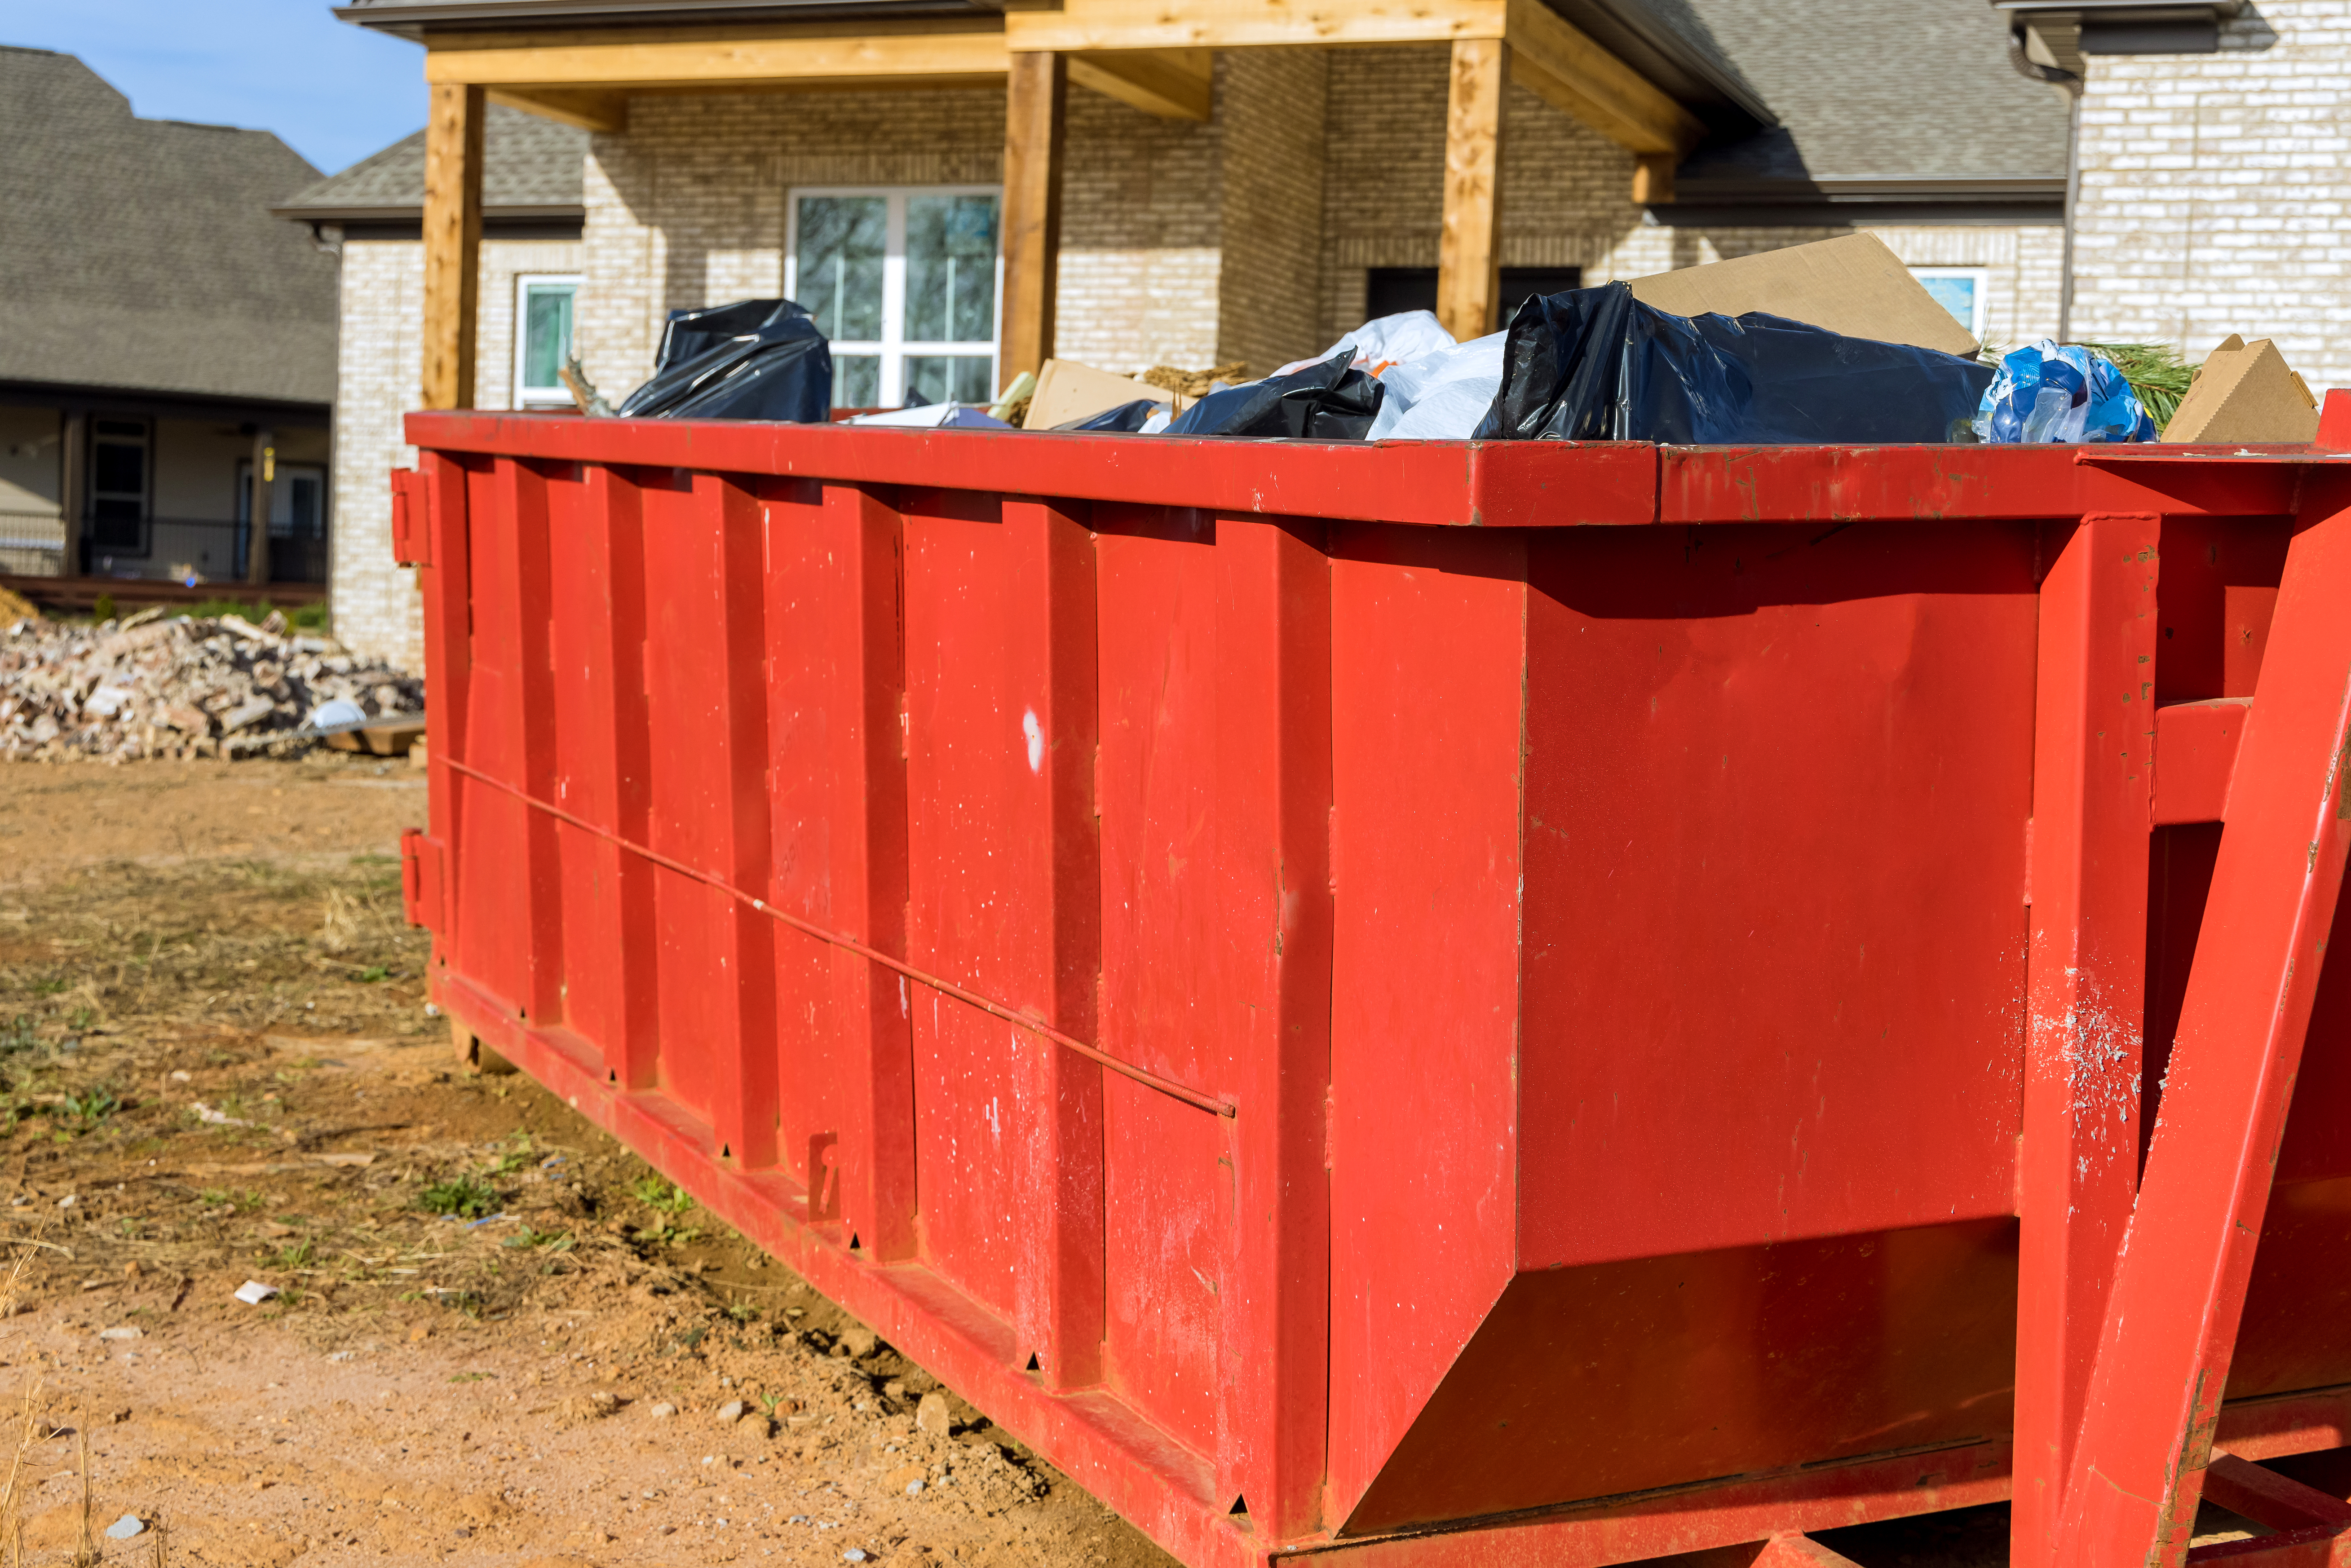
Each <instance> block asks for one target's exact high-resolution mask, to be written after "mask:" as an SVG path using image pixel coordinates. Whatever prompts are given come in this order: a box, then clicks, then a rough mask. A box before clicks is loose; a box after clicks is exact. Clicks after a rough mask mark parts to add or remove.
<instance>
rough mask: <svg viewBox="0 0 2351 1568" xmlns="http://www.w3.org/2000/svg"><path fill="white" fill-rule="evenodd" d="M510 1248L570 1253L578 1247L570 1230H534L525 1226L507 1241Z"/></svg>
mask: <svg viewBox="0 0 2351 1568" xmlns="http://www.w3.org/2000/svg"><path fill="white" fill-rule="evenodd" d="M506 1245H507V1246H508V1247H544V1248H546V1249H548V1250H549V1252H569V1251H570V1250H571V1249H572V1248H573V1247H574V1246H576V1245H578V1243H577V1241H576V1240H575V1239H574V1238H573V1237H572V1234H571V1232H569V1230H534V1229H532V1228H530V1227H529V1226H528V1225H526V1226H524V1227H523V1228H521V1229H520V1230H519V1231H517V1232H516V1233H515V1234H514V1235H512V1236H509V1237H507V1239H506Z"/></svg>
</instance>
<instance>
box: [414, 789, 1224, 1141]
mask: <svg viewBox="0 0 2351 1568" xmlns="http://www.w3.org/2000/svg"><path fill="white" fill-rule="evenodd" d="M433 760H434V762H435V763H436V764H438V765H440V766H442V767H444V768H453V769H455V771H457V772H459V773H462V774H464V775H465V777H466V778H468V779H474V780H475V781H476V782H479V783H483V784H486V785H488V786H489V787H490V788H491V789H497V790H501V791H503V792H504V793H506V794H508V795H511V796H513V797H514V798H515V799H516V800H519V801H521V802H522V803H523V804H524V805H526V806H528V807H530V808H531V809H532V810H538V811H543V812H545V813H546V814H547V815H549V816H550V817H552V818H554V819H555V820H556V821H559V822H565V823H569V825H570V826H572V827H575V828H578V829H579V830H580V831H581V832H583V833H592V834H594V835H595V836H596V837H598V838H600V839H602V840H603V841H605V842H606V843H609V844H611V845H613V846H615V847H616V848H619V849H622V850H626V851H627V852H629V853H631V854H632V855H636V856H638V857H640V858H641V859H643V860H646V861H649V862H652V863H653V864H654V865H657V866H660V867H661V868H662V869H663V870H664V871H674V872H675V873H677V874H678V875H680V876H683V877H689V878H691V879H692V880H694V881H695V882H698V883H702V884H703V885H704V886H705V887H707V888H709V889H711V890H712V891H713V892H716V893H722V894H726V896H727V897H729V898H731V899H734V900H736V901H737V902H738V903H741V904H747V905H749V906H750V907H751V908H752V909H754V910H757V911H758V913H760V914H761V915H768V916H769V917H771V918H773V919H775V920H778V921H780V922H782V923H783V924H784V925H789V926H790V927H791V928H792V929H793V930H795V931H798V932H800V933H802V934H804V935H806V936H813V937H815V938H816V939H817V940H818V941H820V942H824V943H829V944H830V945H831V946H835V947H840V948H843V949H845V950H847V951H849V952H852V953H854V954H856V955H857V956H859V957H861V958H864V959H866V960H868V961H870V962H872V963H875V964H879V965H881V966H882V967H883V968H885V969H892V970H894V971H896V972H897V973H898V974H901V975H904V976H905V977H906V978H908V979H910V980H912V981H914V983H915V984H916V985H920V986H928V987H929V988H931V989H933V990H935V991H937V992H940V993H941V994H943V995H946V996H950V997H953V998H955V999H956V1000H957V1001H959V1002H963V1003H966V1004H967V1005H969V1006H971V1007H975V1008H977V1009H979V1010H980V1011H982V1012H984V1013H991V1014H993V1015H995V1016H996V1017H998V1018H1000V1019H1003V1020H1004V1021H1005V1022H1006V1023H1008V1024H1012V1025H1015V1026H1017V1027H1019V1028H1020V1029H1025V1030H1029V1032H1030V1033H1032V1034H1036V1035H1039V1036H1041V1037H1042V1038H1044V1039H1046V1040H1051V1041H1052V1042H1053V1043H1054V1044H1055V1045H1058V1046H1062V1047H1064V1048H1066V1049H1068V1050H1071V1051H1076V1052H1077V1053H1078V1054H1079V1055H1080V1056H1082V1057H1084V1058H1086V1059H1087V1060H1088V1061H1097V1062H1100V1063H1101V1064H1102V1066H1104V1067H1107V1068H1109V1069H1110V1070H1111V1071H1113V1072H1115V1073H1118V1074H1120V1075H1121V1076H1123V1077H1126V1078H1131V1079H1133V1080H1134V1082H1137V1083H1140V1084H1142V1085H1143V1086H1144V1088H1146V1089H1155V1090H1157V1091H1158V1092H1160V1093H1162V1094H1165V1095H1166V1096H1167V1097H1168V1098H1169V1099H1171V1100H1181V1101H1182V1102H1183V1103H1185V1104H1186V1105H1189V1106H1192V1107H1193V1108H1194V1109H1196V1110H1201V1111H1208V1112H1212V1113H1215V1114H1217V1115H1219V1116H1233V1115H1237V1114H1238V1113H1239V1108H1238V1106H1236V1105H1234V1103H1232V1102H1231V1101H1229V1100H1218V1099H1217V1098H1215V1097H1213V1096H1211V1095H1208V1094H1204V1093H1202V1092H1200V1091H1198V1090H1196V1089H1192V1088H1188V1087H1186V1085H1184V1084H1181V1083H1178V1082H1175V1081H1174V1080H1173V1079H1168V1078H1162V1077H1160V1076H1159V1075H1158V1074H1157V1073H1155V1072H1153V1071H1150V1070H1149V1069H1148V1068H1143V1067H1137V1066H1135V1065H1134V1063H1132V1062H1128V1061H1120V1060H1119V1059H1118V1058H1117V1057H1115V1056H1113V1055H1111V1054H1110V1053H1109V1052H1107V1051H1102V1050H1100V1049H1099V1048H1097V1047H1094V1046H1091V1045H1088V1044H1087V1043H1086V1042H1085V1041H1084V1040H1080V1039H1078V1038H1077V1037H1076V1036H1074V1035H1067V1034H1063V1033H1062V1032H1061V1030H1057V1029H1054V1028H1053V1027H1051V1026H1050V1025H1049V1024H1046V1023H1043V1022H1041V1021H1040V1020H1039V1019H1033V1018H1030V1017H1029V1016H1028V1015H1027V1014H1026V1013H1020V1012H1015V1011H1014V1010H1013V1009H1010V1008H1008V1007H1006V1006H1005V1005H1004V1004H1003V1003H1001V1002H993V1001H990V1000H988V999H987V998H986V997H983V996H981V995H979V994H978V993H977V992H975V991H968V990H966V989H965V988H963V987H961V986H958V985H956V983H955V982H954V981H952V980H943V979H941V978H940V977H938V976H936V975H931V974H925V973H924V972H923V971H922V970H920V969H917V968H915V967H914V966H913V965H911V964H905V963H901V962H900V961H899V960H898V959H895V958H893V957H892V956H890V955H889V954H887V953H883V952H881V951H879V950H878V949H875V948H872V947H869V946H866V945H865V944H864V943H862V942H860V941H858V940H857V939H856V938H855V937H853V936H843V935H842V934H841V933H840V932H837V931H827V930H826V929H825V928H824V927H823V926H821V925H817V924H815V923H814V922H812V921H808V920H802V919H801V918H800V917H799V915H789V914H787V913H785V912H784V911H783V910H780V909H778V908H777V907H776V906H775V905H774V904H769V903H768V901H767V900H765V899H763V898H755V897H753V896H752V895H751V894H747V893H746V892H744V891H743V890H742V889H741V888H739V887H736V886H734V885H733V884H731V883H726V882H722V881H720V880H719V879H718V878H717V877H715V876H712V875H711V874H710V873H708V872H704V871H696V870H695V868H694V867H692V866H690V865H687V864H686V863H685V862H683V861H679V860H674V859H672V858H671V857H670V856H668V855H665V854H663V853H662V852H660V851H659V850H655V849H653V848H650V847H649V846H647V845H644V844H641V843H637V842H635V841H633V840H630V839H624V838H622V836H621V835H620V834H618V833H615V832H612V831H609V830H607V829H604V828H600V827H598V826H597V825H596V824H595V823H593V822H591V821H588V820H587V819H586V818H584V817H577V816H574V815H572V813H570V812H569V811H567V810H564V809H563V808H562V807H560V806H558V805H556V804H555V803H553V802H552V801H549V800H539V799H538V798H537V797H536V796H533V795H529V794H527V793H525V792H524V791H522V790H520V789H516V788H515V787H514V786H513V785H511V784H508V783H507V782H506V781H505V780H504V779H494V778H492V777H491V776H490V775H489V774H487V773H485V772H483V771H482V770H481V769H480V768H470V767H468V766H466V765H465V763H463V762H460V761H458V760H457V759H456V758H454V757H436V758H433Z"/></svg>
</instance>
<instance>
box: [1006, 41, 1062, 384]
mask: <svg viewBox="0 0 2351 1568" xmlns="http://www.w3.org/2000/svg"><path fill="white" fill-rule="evenodd" d="M1069 93H1070V69H1069V57H1068V56H1066V55H1061V54H1057V53H1050V52H1043V51H1040V52H1036V53H1026V52H1023V53H1016V54H1014V55H1013V56H1012V57H1011V68H1010V69H1009V70H1008V72H1007V73H1006V78H1005V92H1004V100H1005V116H1004V321H1003V332H1004V336H1003V339H1002V342H1003V349H1002V352H1001V354H1000V356H999V360H998V363H999V365H1000V367H1001V368H1000V370H999V371H998V378H999V381H1000V382H1001V384H1002V385H1003V386H1008V385H1010V384H1011V383H1012V382H1013V381H1014V380H1015V379H1016V378H1018V377H1019V374H1020V372H1021V371H1035V370H1037V369H1038V368H1039V367H1040V366H1041V365H1043V364H1044V362H1045V360H1046V357H1047V356H1048V355H1050V353H1051V352H1052V351H1053V282H1054V272H1055V270H1056V268H1057V267H1058V266H1059V264H1060V258H1061V131H1062V113H1063V108H1064V105H1065V104H1066V103H1067V101H1068V99H1069ZM999 390H1000V388H999Z"/></svg>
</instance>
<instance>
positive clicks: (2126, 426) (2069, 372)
mask: <svg viewBox="0 0 2351 1568" xmlns="http://www.w3.org/2000/svg"><path fill="white" fill-rule="evenodd" d="M1975 426H1976V439H1978V440H1979V441H1996V442H2037V441H2057V442H2068V443H2070V442H2079V441H2153V440H2154V439H2155V421H2154V420H2152V419H2149V418H2148V417H2147V410H2145V409H2144V408H2141V407H2140V406H2139V402H2138V394H2137V392H2133V391H2131V388H2130V382H2127V381H2125V380H2124V379H2123V373H2122V371H2120V370H2118V369H2116V366H2115V362H2114V361H2112V360H2109V359H2108V358H2106V357H2105V355H2104V354H2101V353H2099V352H2097V351H2096V350H2093V349H2085V348H2083V347H2082V346H2081V345H2080V344H2078V343H2059V342H2055V341H2053V340H2050V339H2047V338H2043V339H2041V340H2039V341H2037V342H2032V343H2027V344H2025V345H2024V347H2022V348H2021V349H2018V350H2015V351H2014V352H2013V353H2009V354H2003V355H2002V356H2001V361H2000V372H1999V373H1998V374H1997V375H1995V376H1993V377H1992V382H1991V386H1989V387H1987V388H1986V389H1985V390H1984V394H1983V402H1981V403H1980V404H1979V405H1978V406H1977V409H1976V419H1975Z"/></svg>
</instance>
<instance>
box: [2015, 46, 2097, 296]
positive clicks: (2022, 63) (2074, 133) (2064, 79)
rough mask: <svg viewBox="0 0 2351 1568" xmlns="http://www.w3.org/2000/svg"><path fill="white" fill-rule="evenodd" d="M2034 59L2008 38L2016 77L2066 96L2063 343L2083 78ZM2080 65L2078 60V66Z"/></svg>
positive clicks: (2060, 277) (2060, 275)
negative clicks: (2046, 84)
mask: <svg viewBox="0 0 2351 1568" xmlns="http://www.w3.org/2000/svg"><path fill="white" fill-rule="evenodd" d="M2032 41H2033V42H2035V43H2037V42H2039V41H2040V40H2039V39H2037V38H2035V39H2033V40H2032ZM2043 47H2045V46H2043ZM2032 55H2033V50H2032V47H2031V45H2030V44H2028V42H2027V40H2026V38H2025V37H2022V36H2020V35H2018V34H2015V33H2011V34H2010V35H2009V39H2008V63H2009V64H2010V65H2011V66H2013V67H2015V68H2016V74H2017V75H2019V76H2021V77H2023V78H2027V79H2028V80H2031V81H2038V82H2047V83H2048V84H2049V85H2050V86H2052V87H2054V88H2058V89H2062V90H2063V91H2064V94H2065V217H2064V253H2063V255H2062V256H2061V257H2060V259H2059V261H2058V264H2057V340H2058V341H2059V342H2061V343H2064V342H2069V341H2071V340H2072V339H2073V335H2074V204H2075V203H2076V202H2077V201H2078V200H2080V198H2081V194H2082V77H2081V73H2080V72H2078V71H2070V70H2066V69H2064V68H2062V67H2059V66H2055V65H2044V64H2043V63H2042V62H2041V61H2039V60H2036V59H2034V58H2033V57H2032ZM2080 63H2082V62H2081V60H2080V57H2078V56H2076V57H2075V64H2077V65H2078V64H2080Z"/></svg>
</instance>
